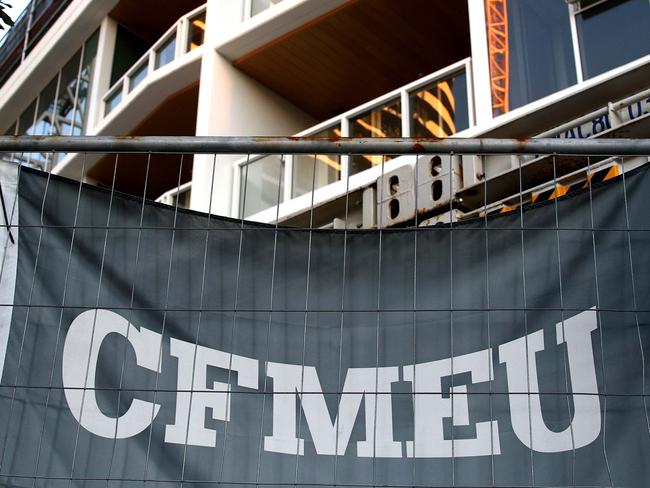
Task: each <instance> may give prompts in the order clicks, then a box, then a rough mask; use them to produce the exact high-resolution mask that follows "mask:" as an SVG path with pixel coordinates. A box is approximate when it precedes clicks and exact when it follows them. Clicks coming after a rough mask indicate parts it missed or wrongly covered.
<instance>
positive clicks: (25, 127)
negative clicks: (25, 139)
mask: <svg viewBox="0 0 650 488" xmlns="http://www.w3.org/2000/svg"><path fill="white" fill-rule="evenodd" d="M35 111H36V100H34V101H32V103H30V104H29V107H27V108H26V109H25V111H24V112H23V113H22V114H20V118H19V119H18V131H17V134H19V135H23V134H26V135H28V136H33V135H34V112H35Z"/></svg>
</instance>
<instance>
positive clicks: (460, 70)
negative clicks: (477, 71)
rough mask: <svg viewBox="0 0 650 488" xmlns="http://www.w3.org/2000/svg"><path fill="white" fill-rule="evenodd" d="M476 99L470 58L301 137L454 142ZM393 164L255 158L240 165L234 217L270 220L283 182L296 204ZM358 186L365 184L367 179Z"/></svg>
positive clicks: (365, 159) (470, 121) (362, 159)
mask: <svg viewBox="0 0 650 488" xmlns="http://www.w3.org/2000/svg"><path fill="white" fill-rule="evenodd" d="M472 94H473V90H472V80H471V58H466V59H463V60H461V61H459V62H457V63H454V64H452V65H450V66H447V67H446V68H443V69H441V70H438V71H436V72H434V73H431V74H429V75H427V76H424V77H422V78H419V79H417V80H415V81H413V82H410V83H408V84H406V85H404V86H402V87H400V88H397V89H396V90H393V91H391V92H388V93H386V94H384V95H382V96H380V97H378V98H375V99H374V100H371V101H369V102H367V103H364V104H363V105H360V106H358V107H355V108H353V109H351V110H349V111H347V112H344V113H342V114H340V115H337V116H335V117H332V118H331V119H328V120H326V121H324V122H321V123H319V124H318V125H316V126H314V127H310V128H309V129H307V130H305V131H303V132H300V133H299V134H296V135H297V136H314V137H327V138H336V137H427V138H430V137H439V138H443V137H450V136H454V135H456V134H457V133H459V132H462V131H463V130H465V129H467V128H469V127H473V126H474V125H475V119H474V102H473V97H472ZM389 159H391V156H384V157H383V158H382V156H379V157H378V156H362V155H354V156H351V155H344V154H342V155H337V156H332V155H316V163H315V162H314V156H307V155H288V156H278V155H251V156H250V157H247V158H244V159H242V160H240V161H238V163H237V167H238V171H236V175H235V179H236V181H235V186H234V192H233V209H237V211H236V212H234V213H236V214H237V215H239V216H240V217H247V218H248V217H252V218H254V219H257V218H258V217H259V219H260V220H265V219H266V217H265V215H263V214H260V212H264V211H265V210H267V209H270V208H271V207H275V205H276V204H277V202H278V180H279V179H280V180H281V187H282V191H281V194H280V204H281V205H282V204H285V203H287V202H289V201H294V202H297V201H296V199H297V198H299V197H301V196H302V195H305V194H307V193H309V192H310V191H311V189H312V187H313V188H314V189H316V190H320V189H323V191H326V190H325V188H324V187H328V188H330V187H331V188H332V189H334V187H336V186H337V184H338V185H339V186H340V184H341V183H343V182H345V181H348V177H349V176H352V175H356V174H360V176H361V174H363V173H366V174H367V175H368V177H369V178H371V176H372V175H371V173H372V172H371V171H366V170H369V169H372V168H373V167H375V168H376V167H379V166H380V165H381V162H382V160H384V161H387V160H389ZM375 178H376V176H375ZM353 180H354V181H361V180H364V181H365V179H364V178H363V177H362V178H357V177H355V178H353ZM353 180H350V181H351V182H352V181H353ZM244 187H245V188H244ZM338 190H339V189H336V190H335V191H338ZM333 191H334V190H333ZM342 191H345V188H343V189H342ZM244 194H246V196H245V198H244ZM242 202H245V207H246V208H243V204H242ZM274 212H275V211H273V214H274V215H275V213H274Z"/></svg>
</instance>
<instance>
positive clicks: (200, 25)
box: [187, 12, 205, 51]
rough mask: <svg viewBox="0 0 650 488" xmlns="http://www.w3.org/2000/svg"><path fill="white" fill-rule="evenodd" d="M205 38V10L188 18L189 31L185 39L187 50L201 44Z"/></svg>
mask: <svg viewBox="0 0 650 488" xmlns="http://www.w3.org/2000/svg"><path fill="white" fill-rule="evenodd" d="M204 38H205V12H201V13H200V14H198V15H197V16H196V17H193V18H191V19H190V31H189V36H188V39H187V51H191V50H193V49H196V48H197V47H199V46H201V45H203V40H204Z"/></svg>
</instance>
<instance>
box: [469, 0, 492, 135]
mask: <svg viewBox="0 0 650 488" xmlns="http://www.w3.org/2000/svg"><path fill="white" fill-rule="evenodd" d="M467 8H468V11H469V32H470V38H471V46H472V63H471V65H472V80H473V85H474V113H475V116H476V125H478V126H481V125H483V124H486V123H489V122H490V121H491V120H492V95H491V94H490V61H489V56H488V39H487V31H486V21H485V3H484V1H483V0H467Z"/></svg>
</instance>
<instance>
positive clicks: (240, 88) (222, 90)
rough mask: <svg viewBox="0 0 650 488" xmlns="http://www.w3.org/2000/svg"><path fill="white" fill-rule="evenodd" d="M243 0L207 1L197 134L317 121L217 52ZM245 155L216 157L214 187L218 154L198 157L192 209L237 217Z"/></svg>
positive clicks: (260, 130) (273, 129)
mask: <svg viewBox="0 0 650 488" xmlns="http://www.w3.org/2000/svg"><path fill="white" fill-rule="evenodd" d="M243 1H244V0H237V1H235V0H233V1H229V2H223V1H222V0H208V5H207V13H206V31H205V34H206V38H205V48H204V49H205V52H204V54H203V57H202V60H201V78H200V85H199V102H198V109H197V118H196V135H198V136H206V135H213V136H261V135H269V136H273V135H291V134H295V133H297V132H300V131H301V130H303V129H305V128H307V127H310V126H311V125H314V124H315V123H316V120H315V119H313V118H312V117H310V116H309V115H307V114H305V113H304V112H302V111H301V110H300V109H299V108H297V107H296V106H295V105H292V104H291V103H289V102H288V101H287V100H285V99H284V98H282V97H280V96H278V95H277V94H275V93H274V92H272V91H271V90H269V89H268V88H266V87H264V86H263V85H261V84H260V83H258V82H256V81H255V80H253V79H252V78H250V77H248V76H247V75H245V74H244V73H242V72H240V71H239V70H237V69H236V68H235V67H233V66H232V63H231V61H230V60H228V59H226V58H225V57H223V56H222V55H221V54H219V53H218V52H217V51H216V49H215V46H217V45H218V44H219V42H220V40H221V39H223V38H224V37H225V36H228V35H230V34H232V32H233V30H236V29H240V28H241V24H240V21H241V17H242V14H243V3H242V2H243ZM242 157H245V155H217V158H216V165H215V168H214V187H213V188H212V179H211V177H212V166H213V161H214V155H210V154H204V155H201V154H197V155H195V156H194V167H193V171H192V196H191V200H190V208H192V209H194V210H200V211H204V212H205V211H208V210H210V211H211V212H212V213H215V214H219V215H225V216H237V213H238V205H237V203H236V202H235V201H234V198H233V189H234V185H235V184H236V182H237V178H236V177H235V171H237V170H238V168H236V162H237V161H239V160H241V159H242ZM211 188H212V201H211V202H210V192H211Z"/></svg>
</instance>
